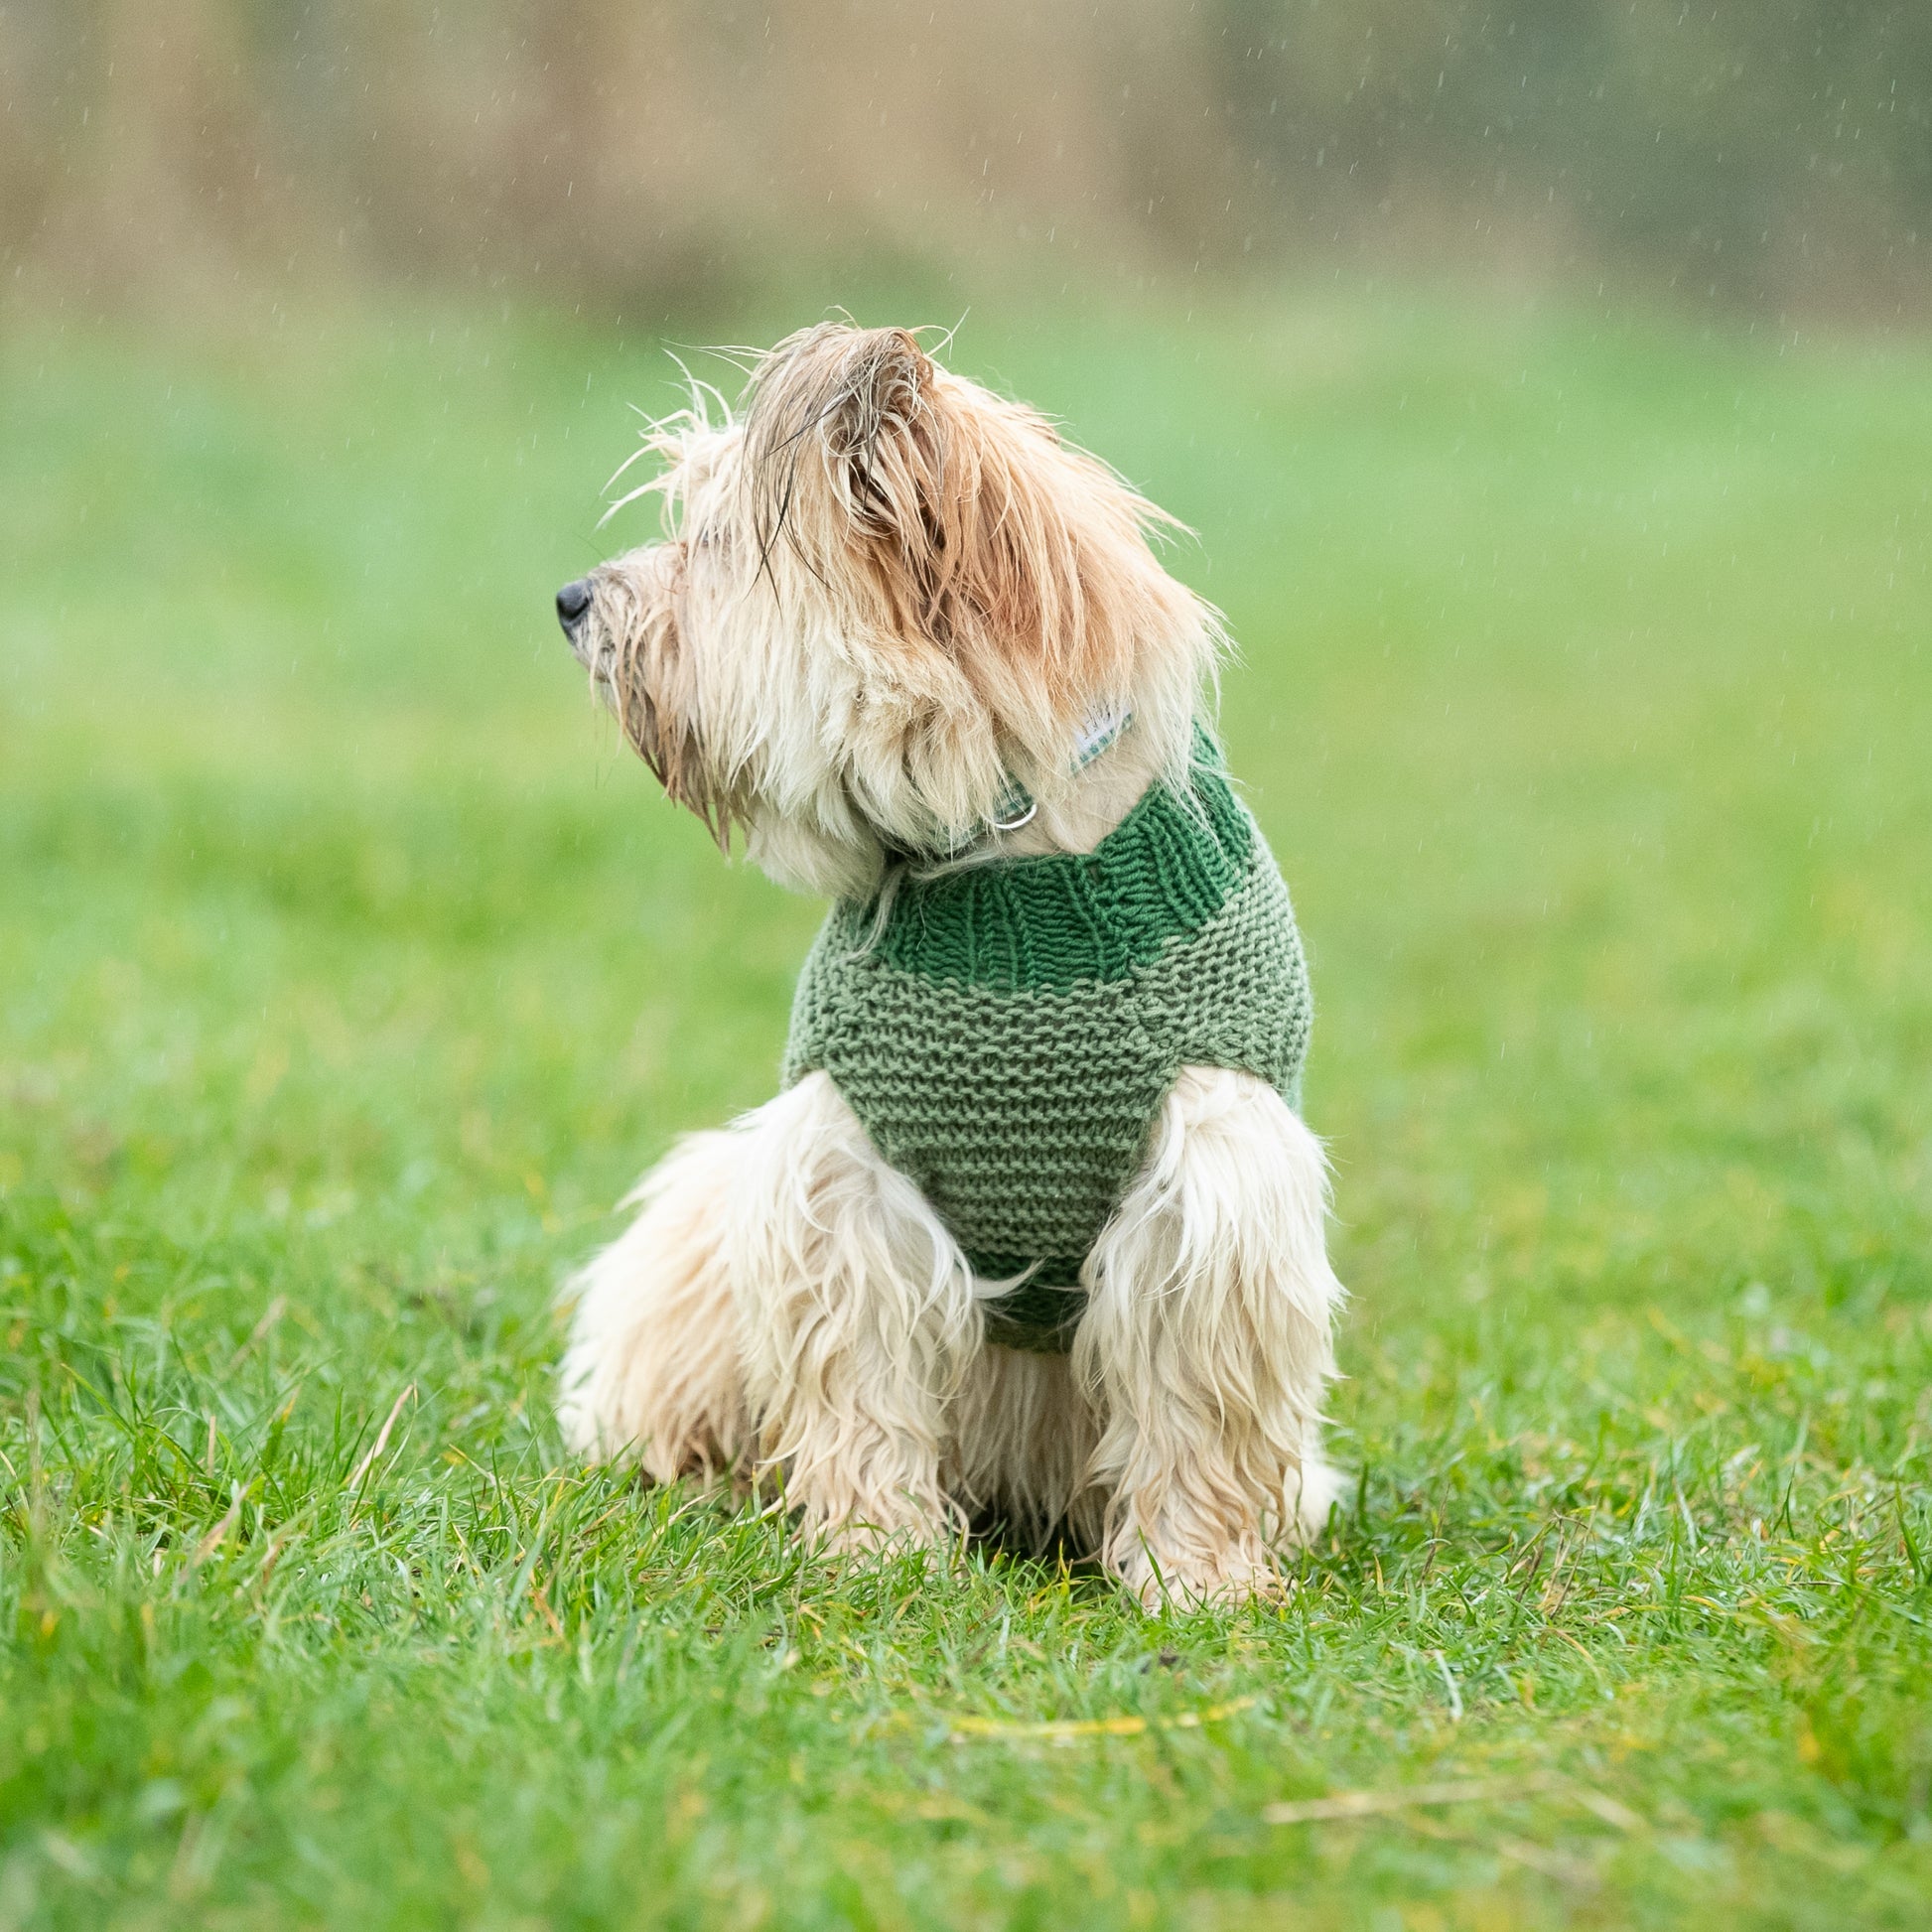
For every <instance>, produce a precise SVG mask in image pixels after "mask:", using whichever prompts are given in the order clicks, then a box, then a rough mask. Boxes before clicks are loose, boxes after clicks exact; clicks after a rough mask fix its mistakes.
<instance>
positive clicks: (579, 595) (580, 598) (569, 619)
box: [557, 577, 591, 643]
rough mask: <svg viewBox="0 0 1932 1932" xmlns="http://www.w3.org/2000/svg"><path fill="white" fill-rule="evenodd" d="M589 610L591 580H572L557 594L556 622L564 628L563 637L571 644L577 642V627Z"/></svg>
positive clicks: (586, 578)
mask: <svg viewBox="0 0 1932 1932" xmlns="http://www.w3.org/2000/svg"><path fill="white" fill-rule="evenodd" d="M590 608H591V580H590V579H589V578H588V577H578V578H574V579H573V580H572V581H571V582H570V583H568V584H566V585H565V586H564V587H563V589H562V590H560V591H559V592H558V593H557V621H558V622H559V623H560V624H562V625H563V627H564V635H565V636H566V637H568V638H569V639H570V640H571V642H572V643H575V642H576V641H577V626H578V625H579V624H580V623H582V622H583V621H584V613H585V612H586V611H588V610H589V609H590Z"/></svg>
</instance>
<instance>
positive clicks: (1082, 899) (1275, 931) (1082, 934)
mask: <svg viewBox="0 0 1932 1932" xmlns="http://www.w3.org/2000/svg"><path fill="white" fill-rule="evenodd" d="M1196 752H1197V759H1196V763H1195V767H1194V770H1193V773H1192V778H1191V782H1190V784H1189V787H1188V790H1187V792H1186V793H1184V794H1183V793H1179V792H1176V791H1175V790H1174V788H1173V787H1172V786H1170V785H1166V784H1155V785H1153V786H1151V787H1150V788H1149V789H1148V791H1147V792H1146V794H1145V795H1144V796H1143V797H1142V798H1141V799H1140V801H1139V802H1138V803H1137V804H1136V805H1135V806H1134V808H1133V809H1132V810H1131V811H1130V812H1129V813H1128V814H1127V816H1126V817H1125V818H1124V819H1123V820H1122V821H1121V822H1120V824H1119V825H1117V826H1116V827H1115V828H1114V830H1113V831H1112V832H1110V833H1109V834H1108V835H1107V837H1106V838H1104V839H1103V840H1102V841H1101V842H1100V844H1099V845H1098V846H1097V847H1096V848H1095V849H1094V850H1093V851H1092V852H1090V853H1085V854H1071V853H1059V854H1054V855H1051V856H1048V857H1041V858H1034V859H1015V860H1008V861H1001V862H998V863H993V864H987V865H980V866H967V867H964V868H961V869H959V870H957V871H954V872H949V873H943V874H940V875H938V876H937V877H933V878H927V879H918V878H911V877H907V878H904V879H901V880H900V881H899V883H898V886H897V892H896V893H895V894H894V896H893V897H892V898H891V900H890V903H889V905H888V907H887V910H886V914H885V917H884V919H883V920H882V919H881V918H880V917H879V908H878V903H877V901H874V902H873V903H870V904H865V903H860V902H857V901H854V900H841V901H840V902H839V903H838V904H836V905H834V906H833V908H832V911H831V914H830V916H829V917H828V918H827V919H826V921H825V924H824V926H823V928H822V929H821V930H820V932H819V935H818V939H817V941H816V943H815V944H814V945H813V947H812V950H811V953H810V956H809V957H808V958H807V960H806V962H805V970H804V973H803V974H802V976H801V977H800V979H799V982H798V991H797V996H796V998H795V1000H794V1002H793V1005H792V1013H791V1033H790V1036H789V1038H788V1039H787V1041H786V1043H785V1059H784V1083H785V1085H787V1086H789V1085H791V1084H792V1083H793V1082H794V1081H796V1080H798V1079H800V1078H802V1077H803V1076H804V1075H805V1074H806V1073H809V1072H811V1071H813V1070H814V1069H817V1068H823V1069H824V1070H825V1072H827V1073H828V1074H830V1075H831V1077H832V1080H833V1082H834V1084H835V1085H836V1086H837V1087H838V1089H839V1091H840V1093H841V1094H843V1095H844V1096H845V1099H846V1101H847V1102H848V1103H849V1104H850V1106H851V1108H852V1110H853V1112H854V1113H855V1114H857V1115H858V1117H859V1119H860V1121H861V1122H862V1123H863V1124H864V1126H865V1129H866V1131H867V1133H868V1134H870V1135H871V1136H872V1140H873V1144H874V1145H875V1146H876V1147H877V1148H878V1150H879V1152H880V1153H881V1154H882V1155H883V1156H884V1157H885V1158H886V1159H887V1160H888V1161H890V1162H891V1163H892V1164H893V1166H894V1167H896V1168H897V1169H898V1170H899V1171H900V1172H901V1173H904V1174H906V1175H908V1176H909V1177H910V1178H911V1179H912V1180H914V1181H916V1182H917V1183H918V1185H919V1187H920V1189H921V1190H922V1191H923V1192H924V1194H925V1197H926V1199H927V1200H928V1201H930V1202H931V1204H932V1206H933V1207H934V1209H935V1210H937V1212H938V1215H939V1217H940V1219H941V1220H942V1221H944V1223H945V1224H946V1226H947V1227H948V1228H949V1229H950V1230H951V1231H952V1233H953V1235H954V1237H955V1238H956V1239H957V1241H958V1242H959V1245H960V1247H961V1248H962V1249H963V1250H964V1252H965V1255H966V1259H967V1261H968V1263H969V1264H970V1266H971V1267H972V1269H973V1271H974V1274H975V1275H976V1276H977V1277H978V1278H979V1279H980V1280H981V1281H982V1282H994V1283H997V1282H1001V1281H1006V1280H1010V1279H1012V1278H1015V1277H1022V1276H1024V1277H1025V1280H1024V1281H1023V1282H1022V1283H1021V1285H1020V1286H1019V1287H1018V1288H1016V1289H1014V1290H1012V1291H1010V1292H1009V1293H1006V1294H1004V1295H1001V1296H999V1297H996V1298H993V1299H989V1300H988V1301H987V1302H986V1303H985V1305H984V1306H985V1309H986V1315H987V1334H988V1337H989V1339H991V1340H994V1341H998V1342H1004V1343H1005V1344H1007V1345H1008V1346H1010V1347H1020V1348H1035V1349H1064V1348H1066V1347H1068V1346H1069V1345H1070V1343H1071V1339H1072V1328H1073V1325H1074V1324H1075V1323H1076V1322H1077V1321H1078V1319H1079V1316H1080V1311H1081V1310H1082V1309H1083V1308H1084V1306H1085V1303H1086V1293H1085V1290H1084V1289H1083V1288H1082V1287H1081V1286H1080V1271H1081V1267H1082V1264H1083V1263H1084V1262H1085V1260H1086V1257H1087V1254H1088V1252H1089V1251H1090V1250H1091V1248H1092V1246H1093V1243H1094V1241H1095V1239H1096V1237H1097V1236H1098V1235H1099V1233H1100V1230H1101V1229H1102V1227H1104V1226H1105V1225H1106V1222H1107V1220H1108V1217H1109V1216H1110V1215H1111V1214H1112V1213H1113V1211H1114V1209H1115V1207H1116V1206H1117V1205H1118V1204H1119V1202H1120V1199H1121V1196H1122V1194H1123V1193H1124V1192H1125V1191H1126V1189H1127V1187H1128V1185H1129V1183H1130V1182H1131V1181H1132V1180H1133V1177H1134V1175H1135V1173H1136V1172H1137V1171H1138V1170H1139V1168H1140V1165H1141V1163H1142V1161H1143V1159H1144V1157H1145V1155H1146V1152H1147V1147H1148V1140H1149V1136H1150V1131H1151V1129H1152V1127H1153V1124H1154V1120H1155V1116H1156V1115H1157V1114H1158V1113H1159V1111H1160V1108H1161V1103H1162V1101H1163V1100H1165V1099H1166V1097H1167V1094H1168V1091H1169V1089H1170V1088H1171V1087H1172V1086H1173V1082H1174V1076H1175V1074H1176V1073H1178V1072H1179V1070H1180V1069H1181V1068H1182V1067H1183V1066H1224V1067H1239V1068H1242V1069H1245V1070H1246V1071H1248V1072H1250V1073H1253V1074H1255V1075H1256V1076H1258V1077H1259V1078H1261V1079H1263V1080H1266V1081H1267V1082H1268V1083H1269V1085H1271V1086H1273V1087H1274V1088H1276V1089H1277V1090H1278V1091H1279V1092H1280V1093H1281V1095H1282V1097H1283V1098H1284V1099H1285V1100H1287V1102H1288V1103H1289V1105H1290V1106H1299V1105H1300V1089H1301V1074H1302V1060H1303V1056H1304V1054H1305V1053H1306V1051H1307V1049H1308V1039H1309V1025H1310V1019H1311V1002H1310V998H1309V979H1308V969H1307V967H1306V965H1305V964H1304V961H1303V958H1302V946H1301V941H1300V938H1299V937H1298V935H1297V933H1296V930H1295V918H1294V914H1293V912H1292V911H1291V910H1290V907H1289V899H1288V890H1287V888H1286V887H1285V886H1284V885H1283V884H1282V878H1281V874H1280V873H1279V872H1278V871H1277V870H1276V867H1275V861H1274V858H1273V856H1272V855H1271V854H1270V852H1269V850H1268V846H1267V844H1266V842H1265V841H1264V840H1263V838H1262V836H1261V830H1260V827H1259V826H1257V825H1256V824H1255V821H1254V819H1253V817H1252V816H1251V815H1250V813H1249V811H1248V809H1247V807H1246V806H1245V805H1243V804H1242V803H1241V801H1240V800H1239V799H1238V798H1237V797H1236V796H1235V795H1234V792H1233V790H1232V789H1231V788H1230V786H1229V784H1228V781H1227V778H1226V776H1225V774H1224V772H1223V770H1222V768H1221V766H1220V761H1219V757H1218V754H1217V753H1216V752H1215V751H1214V748H1213V746H1212V744H1211V743H1210V742H1209V741H1207V740H1206V739H1205V736H1204V735H1203V736H1202V737H1201V739H1200V741H1199V742H1198V743H1197V746H1196Z"/></svg>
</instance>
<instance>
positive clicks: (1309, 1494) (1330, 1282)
mask: <svg viewBox="0 0 1932 1932" xmlns="http://www.w3.org/2000/svg"><path fill="white" fill-rule="evenodd" d="M1325 1182H1326V1172H1325V1167H1324V1164H1323V1160H1322V1155H1321V1148H1320V1144H1319V1142H1317V1141H1316V1140H1315V1138H1314V1136H1313V1135H1312V1134H1311V1133H1310V1132H1309V1130H1308V1129H1307V1128H1306V1127H1305V1126H1303V1124H1302V1122H1301V1121H1300V1120H1299V1119H1298V1118H1297V1117H1296V1115H1295V1114H1294V1113H1293V1112H1292V1111H1291V1110H1290V1109H1289V1107H1288V1106H1287V1104H1286V1103H1285V1102H1284V1101H1283V1100H1282V1098H1281V1097H1280V1095H1279V1094H1277V1093H1276V1092H1275V1091H1274V1090H1273V1088H1271V1087H1269V1086H1267V1085H1266V1084H1265V1083H1264V1082H1263V1081H1261V1080H1258V1079H1256V1078H1255V1077H1254V1076H1253V1075H1252V1074H1247V1073H1236V1072H1227V1071H1222V1070H1219V1069H1213V1068H1204V1067H1188V1068H1183V1069H1182V1071H1181V1073H1180V1075H1179V1078H1178V1079H1177V1080H1176V1082H1175V1084H1174V1087H1173V1092H1172V1093H1171V1094H1170V1095H1169V1097H1168V1100H1167V1102H1166V1104H1165V1105H1164V1107H1163V1109H1162V1112H1161V1115H1160V1118H1159V1120H1158V1121H1157V1122H1156V1125H1155V1130H1154V1135H1153V1139H1152V1143H1151V1147H1150V1151H1149V1155H1148V1160H1147V1164H1146V1166H1145V1167H1144V1169H1143V1170H1142V1173H1141V1174H1140V1176H1139V1178H1138V1179H1137V1180H1136V1181H1135V1183H1134V1185H1133V1187H1132V1188H1131V1189H1130V1191H1129V1193H1128V1194H1127V1196H1126V1198H1125V1199H1124V1200H1123V1201H1122V1203H1121V1206H1120V1209H1119V1211H1118V1212H1117V1213H1116V1214H1115V1216H1114V1218H1113V1220H1112V1221H1110V1222H1109V1223H1108V1225H1107V1227H1106V1229H1105V1230H1104V1231H1103V1232H1102V1234H1101V1237H1100V1240H1099V1241H1098V1242H1097V1243H1096V1244H1095V1247H1094V1251H1093V1255H1092V1257H1091V1259H1090V1261H1089V1263H1088V1274H1089V1284H1090V1300H1089V1305H1088V1309H1087V1312H1086V1315H1085V1316H1084V1318H1083V1319H1082V1321H1081V1324H1080V1328H1079V1331H1078V1334H1077V1335H1076V1337H1075V1341H1074V1357H1073V1365H1074V1370H1075V1373H1076V1374H1077V1375H1078V1376H1079V1377H1080V1378H1081V1380H1082V1382H1083V1384H1084V1385H1085V1386H1086V1388H1087V1389H1088V1390H1089V1391H1090V1393H1091V1397H1092V1399H1093V1401H1094V1403H1095V1405H1096V1407H1097V1408H1098V1409H1099V1411H1100V1413H1101V1417H1102V1435H1101V1440H1100V1444H1099V1447H1098V1448H1097V1449H1095V1451H1094V1456H1093V1464H1092V1468H1093V1476H1094V1479H1095V1481H1096V1482H1097V1483H1098V1484H1099V1485H1101V1486H1102V1487H1103V1488H1105V1489H1106V1490H1108V1491H1110V1492H1111V1493H1110V1495H1109V1501H1108V1505H1107V1522H1106V1533H1105V1539H1104V1543H1103V1546H1102V1552H1101V1554H1102V1558H1103V1560H1104V1562H1105V1563H1106V1565H1107V1567H1108V1568H1109V1569H1110V1570H1112V1571H1113V1572H1114V1573H1115V1574H1116V1575H1117V1576H1118V1577H1119V1578H1120V1579H1121V1581H1122V1582H1123V1583H1125V1584H1126V1585H1127V1587H1129V1588H1131V1589H1133V1590H1135V1591H1136V1592H1137V1593H1138V1594H1139V1595H1140V1596H1141V1597H1142V1598H1143V1600H1145V1601H1147V1602H1150V1603H1152V1602H1155V1601H1158V1600H1159V1598H1160V1597H1161V1595H1162V1594H1163V1593H1164V1592H1169V1593H1172V1594H1173V1595H1174V1596H1175V1597H1178V1598H1181V1599H1186V1600H1200V1599H1203V1598H1206V1597H1210V1596H1236V1597H1238V1596H1242V1595H1246V1594H1249V1593H1251V1592H1253V1591H1255V1590H1258V1589H1267V1588H1270V1587H1273V1584H1274V1580H1275V1575H1276V1573H1275V1571H1274V1568H1273V1566H1272V1564H1271V1563H1270V1560H1269V1559H1270V1555H1271V1552H1273V1551H1274V1550H1276V1549H1279V1548H1281V1547H1282V1546H1284V1545H1286V1544H1290V1543H1293V1542H1295V1541H1296V1540H1298V1539H1299V1538H1300V1537H1301V1536H1304V1535H1307V1534H1311V1533H1312V1532H1313V1531H1314V1530H1316V1529H1318V1528H1319V1527H1320V1525H1321V1524H1322V1523H1323V1522H1324V1521H1325V1520H1326V1518H1327V1514H1328V1507H1329V1504H1330V1502H1331V1501H1332V1499H1333V1497H1334V1494H1335V1491H1336V1488H1337V1483H1336V1479H1335V1476H1334V1473H1333V1471H1332V1470H1330V1469H1329V1468H1328V1466H1327V1464H1326V1463H1325V1462H1324V1461H1323V1460H1322V1458H1321V1447H1320V1411H1321V1398H1322V1391H1323V1388H1324V1386H1325V1384H1326V1383H1327V1381H1328V1380H1329V1378H1330V1377H1331V1376H1332V1375H1333V1373H1334V1357H1333V1351H1332V1347H1331V1338H1330V1329H1331V1326H1332V1322H1333V1317H1334V1312H1335V1311H1336V1309H1337V1307H1338V1306H1339V1304H1340V1301H1341V1299H1342V1291H1341V1285H1340V1284H1339V1283H1338V1282H1337V1281H1336V1280H1335V1278H1334V1276H1333V1274H1332V1273H1331V1272H1330V1270H1329V1267H1328V1259H1327V1251H1326V1243H1325V1240H1324V1220H1325V1212H1326V1185H1325Z"/></svg>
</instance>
